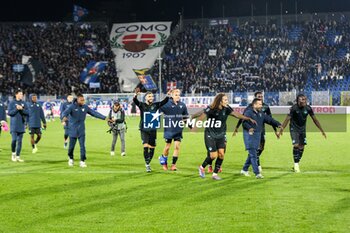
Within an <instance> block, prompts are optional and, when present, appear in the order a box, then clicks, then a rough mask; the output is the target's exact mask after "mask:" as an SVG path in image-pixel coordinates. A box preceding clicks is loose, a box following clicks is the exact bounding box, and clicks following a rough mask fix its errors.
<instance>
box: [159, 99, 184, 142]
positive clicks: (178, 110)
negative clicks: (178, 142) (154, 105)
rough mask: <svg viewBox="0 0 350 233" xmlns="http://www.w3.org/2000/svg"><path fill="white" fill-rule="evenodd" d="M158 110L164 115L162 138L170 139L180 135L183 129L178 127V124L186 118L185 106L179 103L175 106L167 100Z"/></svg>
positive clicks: (171, 101)
mask: <svg viewBox="0 0 350 233" xmlns="http://www.w3.org/2000/svg"><path fill="white" fill-rule="evenodd" d="M160 110H161V111H162V112H163V113H164V123H165V124H164V138H166V139H172V138H173V137H174V136H176V135H178V134H179V133H182V131H183V127H180V125H179V122H180V121H182V120H184V119H187V118H188V111H187V107H186V104H184V103H183V102H181V101H179V102H178V103H177V104H175V102H174V101H173V99H169V101H168V102H167V103H166V104H165V105H163V106H162V107H161V108H160Z"/></svg>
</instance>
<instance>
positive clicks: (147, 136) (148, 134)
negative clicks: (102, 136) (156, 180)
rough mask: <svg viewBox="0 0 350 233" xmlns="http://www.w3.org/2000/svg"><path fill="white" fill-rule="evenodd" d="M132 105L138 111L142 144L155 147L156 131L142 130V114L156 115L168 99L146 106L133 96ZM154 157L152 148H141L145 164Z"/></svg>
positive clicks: (151, 129)
mask: <svg viewBox="0 0 350 233" xmlns="http://www.w3.org/2000/svg"><path fill="white" fill-rule="evenodd" d="M133 101H134V103H135V105H136V106H138V107H139V109H140V125H139V126H140V132H141V139H142V144H149V145H151V146H153V147H155V146H156V139H157V129H153V128H150V129H148V128H144V113H145V112H149V113H156V112H157V111H158V110H159V109H160V108H161V107H162V106H163V105H164V104H166V103H167V102H168V101H169V97H168V96H167V97H165V98H164V99H163V100H162V101H160V102H154V103H152V104H146V103H143V102H140V101H139V100H138V99H137V95H136V96H134V99H133ZM153 155H154V148H149V151H148V147H144V148H143V157H144V159H145V163H146V164H147V165H149V163H150V162H151V161H152V158H153Z"/></svg>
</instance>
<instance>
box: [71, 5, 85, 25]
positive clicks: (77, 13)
mask: <svg viewBox="0 0 350 233" xmlns="http://www.w3.org/2000/svg"><path fill="white" fill-rule="evenodd" d="M87 14H89V11H88V10H87V9H85V8H84V7H81V6H78V5H74V6H73V20H74V22H79V21H80V20H81V18H82V17H84V16H85V15H87Z"/></svg>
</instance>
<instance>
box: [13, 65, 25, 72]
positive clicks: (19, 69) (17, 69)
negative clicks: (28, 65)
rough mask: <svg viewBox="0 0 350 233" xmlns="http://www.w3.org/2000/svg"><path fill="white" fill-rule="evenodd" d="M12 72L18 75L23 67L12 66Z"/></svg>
mask: <svg viewBox="0 0 350 233" xmlns="http://www.w3.org/2000/svg"><path fill="white" fill-rule="evenodd" d="M12 70H13V72H16V73H20V72H22V71H23V70H24V65H23V64H13V65H12Z"/></svg>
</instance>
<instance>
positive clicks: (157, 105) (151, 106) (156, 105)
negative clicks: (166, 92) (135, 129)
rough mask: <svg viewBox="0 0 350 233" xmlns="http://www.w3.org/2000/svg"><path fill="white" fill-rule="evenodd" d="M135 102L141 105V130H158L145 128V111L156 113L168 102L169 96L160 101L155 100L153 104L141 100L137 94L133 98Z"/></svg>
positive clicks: (138, 105)
mask: <svg viewBox="0 0 350 233" xmlns="http://www.w3.org/2000/svg"><path fill="white" fill-rule="evenodd" d="M133 101H134V103H135V104H136V106H137V107H139V109H140V117H141V119H140V125H139V127H140V130H145V131H152V130H156V129H151V128H150V129H146V128H144V125H143V123H144V122H143V121H144V119H143V118H144V113H145V112H149V113H155V112H157V111H158V110H159V109H160V108H161V107H162V106H163V105H164V104H166V103H167V102H168V101H169V97H168V96H167V97H165V98H164V99H163V100H162V101H160V102H154V103H152V104H146V103H144V102H140V101H139V100H138V99H137V96H135V97H134V99H133Z"/></svg>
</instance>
